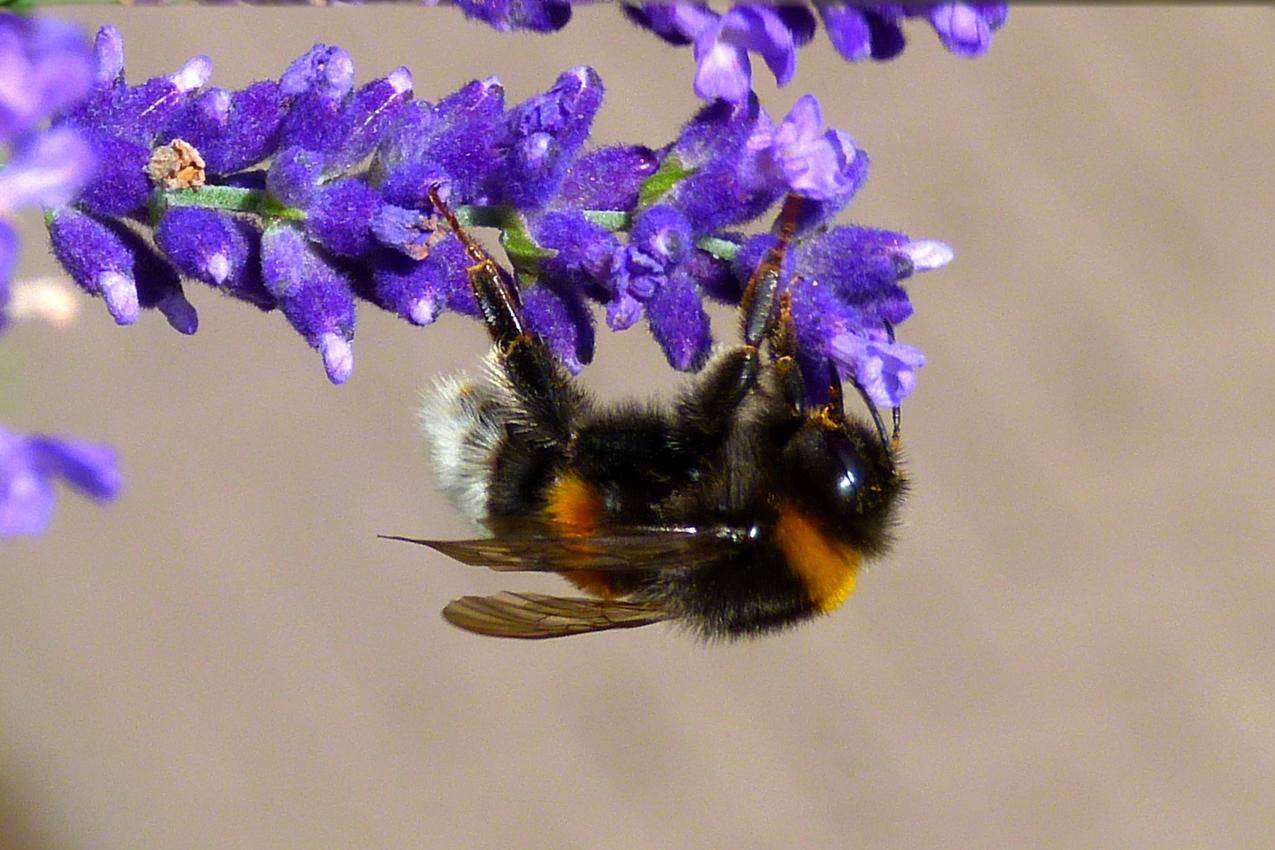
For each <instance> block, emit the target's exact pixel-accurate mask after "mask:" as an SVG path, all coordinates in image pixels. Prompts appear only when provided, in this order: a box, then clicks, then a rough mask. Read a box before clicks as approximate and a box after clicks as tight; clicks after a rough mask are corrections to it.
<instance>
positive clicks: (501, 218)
mask: <svg viewBox="0 0 1275 850" xmlns="http://www.w3.org/2000/svg"><path fill="white" fill-rule="evenodd" d="M172 207H203V208H205V209H213V210H226V211H227V212H239V213H253V214H255V215H260V216H262V217H265V218H276V219H286V220H288V221H304V220H305V217H306V215H305V210H302V209H298V208H296V207H289V206H284V205H283V204H281V203H279V202H278V201H277V200H275V198H274V196H273V195H271V194H270V193H269V192H267V191H265V190H264V189H244V188H240V187H238V186H201V187H200V188H198V189H169V190H166V191H165V190H159V191H156V192H155V195H154V196H153V197H152V199H151V211H152V217H153V218H155V219H158V218H159V217H160V216H161V215H163V212H164V210H166V209H169V208H172ZM515 215H517V213H516V212H515V211H514V210H513V209H511V208H510V207H506V206H498V205H492V206H485V205H480V204H472V205H465V206H460V207H457V208H456V218H457V219H458V220H459V221H460V223H461V224H463V225H466V226H468V227H491V228H495V229H498V230H506V229H508V227H509V225H510V222H511V221H512V218H511V216H515ZM584 217H585V218H587V219H588V220H589V221H591V222H593V223H594V224H596V225H598V226H599V227H603V228H605V229H607V230H609V231H611V232H612V233H625V232H628V229H629V227H630V226H631V225H632V224H633V219H632V217H631V216H630V215H629V214H628V213H627V212H624V211H623V210H584ZM695 244H696V245H698V246H699V247H700V248H701V249H703V250H704V251H707V252H708V253H710V254H712V255H713V256H714V257H717V258H718V259H719V260H725V261H727V262H729V261H731V260H733V259H735V255H736V254H737V253H739V243H737V242H732V241H731V240H729V239H721V238H718V237H716V236H705V237H703V238H701V239H699V240H698V241H696V243H695Z"/></svg>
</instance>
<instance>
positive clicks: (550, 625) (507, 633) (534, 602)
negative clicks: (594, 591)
mask: <svg viewBox="0 0 1275 850" xmlns="http://www.w3.org/2000/svg"><path fill="white" fill-rule="evenodd" d="M443 617H444V618H445V619H446V620H447V622H449V623H451V624H452V625H454V626H459V627H460V628H462V629H464V630H465V631H469V632H475V633H477V634H480V635H490V636H492V637H506V638H522V639H524V640H537V639H540V638H554V637H567V636H569V635H582V634H587V633H589V632H601V631H606V630H607V629H632V628H636V627H637V626H646V625H649V624H651V623H658V622H660V621H661V620H666V619H668V617H669V615H668V614H667V613H666V612H664V611H662V610H660V609H659V608H657V607H655V606H653V605H647V604H645V603H641V602H619V601H608V600H603V599H579V598H571V599H568V598H564V597H559V596H542V595H541V594H538V593H511V592H508V591H506V592H504V593H498V594H496V595H495V596H463V597H461V598H460V599H456V600H453V601H452V602H450V603H448V605H447V607H446V608H444V609H443Z"/></svg>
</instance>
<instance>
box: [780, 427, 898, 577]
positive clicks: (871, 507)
mask: <svg viewBox="0 0 1275 850" xmlns="http://www.w3.org/2000/svg"><path fill="white" fill-rule="evenodd" d="M782 465H783V476H784V487H783V489H784V491H785V493H784V495H785V497H786V498H787V499H788V500H790V501H791V502H792V503H794V504H796V505H797V506H799V507H800V508H801V509H802V510H803V511H805V512H806V513H808V514H810V515H813V516H816V517H818V518H819V519H820V520H821V521H822V523H823V524H824V525H825V527H826V528H827V530H828V531H829V532H830V533H832V534H834V535H836V536H837V537H838V538H840V539H841V540H844V541H845V542H847V543H849V544H851V545H853V546H855V547H856V548H857V549H859V550H860V551H861V552H863V553H864V554H866V555H871V554H875V553H878V552H880V551H881V550H882V549H884V548H885V546H886V545H888V543H889V541H890V529H891V524H892V519H893V515H894V510H895V507H896V505H897V504H898V502H899V500H900V498H901V496H902V495H903V492H904V489H905V487H906V482H905V481H904V479H903V476H902V475H901V473H900V471H899V463H898V450H897V443H896V441H895V440H885V439H882V437H881V435H880V433H879V432H878V431H876V430H874V429H873V428H872V427H871V426H869V425H866V424H865V423H863V422H860V421H858V420H857V419H854V418H850V417H846V416H845V415H844V414H841V413H840V412H839V411H837V412H835V413H834V412H833V411H831V410H829V409H827V408H824V409H822V410H820V411H819V412H817V413H814V414H812V415H810V416H809V417H807V419H806V421H805V422H804V423H803V424H802V425H801V427H799V428H798V429H797V431H796V432H794V433H793V435H792V437H791V438H790V439H789V440H788V441H787V443H786V444H785V445H784V447H783V450H782Z"/></svg>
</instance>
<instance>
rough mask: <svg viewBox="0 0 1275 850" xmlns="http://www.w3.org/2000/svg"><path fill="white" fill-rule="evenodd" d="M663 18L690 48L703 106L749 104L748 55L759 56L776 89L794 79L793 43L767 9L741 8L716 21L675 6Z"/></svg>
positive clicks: (708, 13)
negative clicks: (717, 101) (667, 18)
mask: <svg viewBox="0 0 1275 850" xmlns="http://www.w3.org/2000/svg"><path fill="white" fill-rule="evenodd" d="M657 14H661V15H662V14H666V13H662V12H661V13H657ZM667 14H670V15H671V23H672V26H673V27H676V29H677V30H678V31H679V32H680V33H681V34H682V35H683V36H685V37H686V39H687V40H689V41H690V42H692V43H693V44H694V54H695V66H696V68H695V93H696V94H698V95H699V96H700V97H702V98H704V99H705V100H714V99H716V98H721V99H722V100H728V101H730V102H732V103H740V102H742V101H744V100H747V98H748V95H749V93H750V92H751V91H752V63H751V61H750V60H749V58H748V54H749V52H754V53H759V54H761V57H762V59H764V60H765V62H766V64H767V65H768V66H770V70H771V72H772V73H774V75H775V82H777V83H778V84H779V85H781V86H783V85H787V84H788V81H789V80H791V79H792V75H793V71H794V70H795V68H796V62H797V54H796V49H797V45H796V41H795V40H794V38H793V33H792V31H791V30H790V29H789V28H788V26H787V24H785V22H784V19H783V18H782V17H780V15H779V14H777V13H776V11H775V10H774V9H773V8H771V7H770V6H767V5H763V4H751V3H741V4H738V5H736V6H733V7H732V8H731V9H730V11H728V12H727V13H726V14H724V15H719V14H717V13H716V12H714V11H712V10H711V9H709V8H708V7H707V6H701V5H698V4H693V3H675V4H673V5H672V6H671V8H670V11H669V12H668V13H667Z"/></svg>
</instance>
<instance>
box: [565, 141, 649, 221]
mask: <svg viewBox="0 0 1275 850" xmlns="http://www.w3.org/2000/svg"><path fill="white" fill-rule="evenodd" d="M659 164H660V160H659V157H657V156H656V154H655V151H653V150H651V149H650V148H648V147H645V146H643V145H617V146H615V147H608V148H598V149H597V150H593V151H589V152H588V153H585V154H583V155H582V156H580V157H579V158H577V159H576V160H575V162H573V163H572V164H571V168H570V169H569V170H568V171H567V174H566V176H565V177H564V178H563V180H562V183H561V185H559V187H558V195H557V197H556V198H555V199H554V201H553V205H554V206H565V207H578V208H581V209H594V210H630V209H633V208H634V207H635V206H637V202H638V190H639V188H640V187H641V185H642V183H643V182H645V181H646V179H647V178H648V177H650V176H651V175H652V174H654V173H655V169H656V168H658V167H659Z"/></svg>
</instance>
